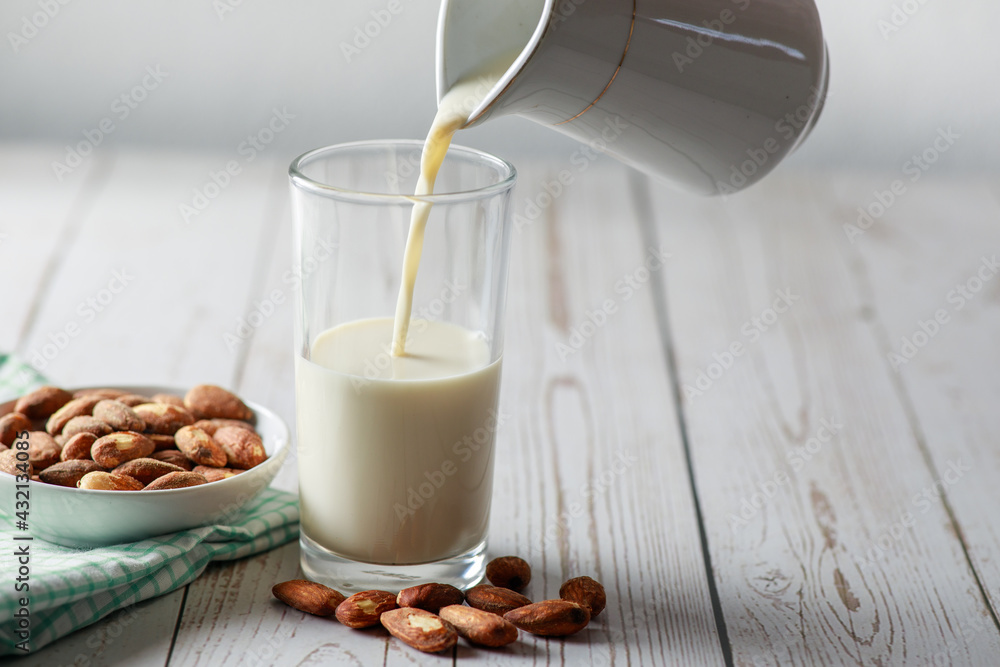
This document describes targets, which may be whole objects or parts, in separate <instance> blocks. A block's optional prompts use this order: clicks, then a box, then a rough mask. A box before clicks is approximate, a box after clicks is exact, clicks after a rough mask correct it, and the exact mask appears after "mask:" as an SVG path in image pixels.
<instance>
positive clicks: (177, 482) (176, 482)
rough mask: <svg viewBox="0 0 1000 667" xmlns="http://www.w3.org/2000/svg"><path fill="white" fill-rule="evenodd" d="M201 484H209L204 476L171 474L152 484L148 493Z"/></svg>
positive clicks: (193, 473)
mask: <svg viewBox="0 0 1000 667" xmlns="http://www.w3.org/2000/svg"><path fill="white" fill-rule="evenodd" d="M200 484H208V480H207V479H205V476H204V475H199V474H198V473H196V472H187V471H186V470H185V471H182V472H170V473H167V474H166V475H164V476H163V477H160V478H159V479H157V480H156V481H154V482H151V483H150V484H149V485H148V486H147V487H146V490H147V491H161V490H164V489H185V488H187V487H189V486H198V485H200Z"/></svg>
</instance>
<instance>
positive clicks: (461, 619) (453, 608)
mask: <svg viewBox="0 0 1000 667" xmlns="http://www.w3.org/2000/svg"><path fill="white" fill-rule="evenodd" d="M438 615H439V616H440V617H441V618H443V619H444V620H446V621H448V622H449V623H451V625H452V626H453V627H454V628H455V630H457V631H458V634H459V635H461V636H462V637H463V638H465V639H466V640H467V641H469V642H472V643H473V644H479V645H480V646H490V647H494V648H495V647H498V646H506V645H507V644H510V643H511V642H514V641H516V640H517V628H516V627H515V626H514V625H513V624H511V622H510V621H508V620H506V619H505V618H503V617H502V616H497V615H496V614H491V613H490V612H488V611H483V610H482V609H476V608H475V607H466V606H465V605H461V604H453V605H449V606H447V607H442V608H441V610H440V611H439V612H438Z"/></svg>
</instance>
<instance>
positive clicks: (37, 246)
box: [0, 144, 114, 370]
mask: <svg viewBox="0 0 1000 667" xmlns="http://www.w3.org/2000/svg"><path fill="white" fill-rule="evenodd" d="M53 157H54V153H53V151H52V150H51V147H46V148H39V147H38V146H30V145H18V144H15V145H9V146H5V147H4V150H3V151H2V152H0V284H3V285H4V286H5V288H4V289H3V292H2V297H0V312H3V317H2V318H0V350H4V351H11V350H18V351H20V352H21V353H22V354H24V356H25V357H26V358H31V357H35V355H36V353H37V354H40V353H41V350H38V349H34V350H33V349H30V348H27V347H25V346H24V345H21V343H23V340H22V339H23V337H24V334H25V327H26V326H28V324H29V322H30V320H31V319H32V318H33V317H34V314H35V310H36V305H37V303H38V299H39V297H40V296H41V295H40V294H39V292H40V291H41V290H44V288H45V286H46V284H47V278H48V276H49V273H50V270H51V268H52V266H53V263H54V262H55V263H57V262H58V258H59V256H60V255H61V254H62V253H65V252H66V251H67V249H68V246H69V245H71V244H72V241H73V239H74V238H75V235H76V231H77V230H78V228H79V226H80V223H81V220H82V218H83V216H85V215H86V213H87V211H88V210H89V208H90V206H91V205H92V204H93V201H94V199H95V197H97V195H98V194H99V193H100V191H101V189H102V188H103V187H104V185H105V184H106V177H107V174H108V171H109V169H110V165H111V164H112V162H113V160H114V157H113V155H112V154H109V153H102V154H101V155H100V156H97V157H95V158H94V159H92V160H88V161H86V162H85V163H83V164H81V165H80V166H79V167H78V168H77V169H76V170H74V171H73V172H72V173H71V174H69V175H66V176H64V178H63V180H62V181H59V180H58V179H57V178H56V176H55V175H54V174H53V172H52V168H51V163H52V160H53ZM35 363H36V365H38V366H39V367H41V366H44V365H46V364H47V363H48V360H47V359H46V358H45V357H44V356H42V357H41V361H36V362H35ZM42 370H44V369H42Z"/></svg>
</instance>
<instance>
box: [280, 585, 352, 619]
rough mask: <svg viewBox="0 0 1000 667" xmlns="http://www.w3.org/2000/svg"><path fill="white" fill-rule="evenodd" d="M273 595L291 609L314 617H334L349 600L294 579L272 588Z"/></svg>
mask: <svg viewBox="0 0 1000 667" xmlns="http://www.w3.org/2000/svg"><path fill="white" fill-rule="evenodd" d="M271 595H273V596H274V597H276V598H278V599H279V600H281V601H282V602H284V603H285V604H287V605H288V606H289V607H292V608H293V609H298V610H299V611H304V612H306V613H307V614H313V615H314V616H333V615H334V614H335V613H336V612H337V606H338V605H340V603H341V602H343V601H344V600H346V599H347V598H346V597H345V596H344V594H343V593H340V592H339V591H335V590H333V589H332V588H329V587H327V586H324V585H323V584H317V583H316V582H315V581H306V580H305V579H292V580H291V581H284V582H282V583H280V584H275V585H274V586H272V587H271Z"/></svg>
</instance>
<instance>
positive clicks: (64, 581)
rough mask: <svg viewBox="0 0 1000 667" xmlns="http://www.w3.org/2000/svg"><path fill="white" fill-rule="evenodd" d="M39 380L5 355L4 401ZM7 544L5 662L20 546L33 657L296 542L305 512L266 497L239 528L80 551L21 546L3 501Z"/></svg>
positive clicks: (0, 391) (1, 531)
mask: <svg viewBox="0 0 1000 667" xmlns="http://www.w3.org/2000/svg"><path fill="white" fill-rule="evenodd" d="M41 381H42V378H41V376H39V375H38V374H37V373H35V372H34V371H31V370H30V368H28V367H26V366H25V365H24V364H23V362H20V361H18V360H16V359H14V358H12V357H10V356H8V355H0V397H5V398H2V399H0V400H7V399H9V398H12V397H14V396H17V395H20V394H23V393H24V392H25V391H27V390H29V389H30V388H31V387H33V386H35V385H37V384H40V382H41ZM0 502H3V506H2V509H3V510H4V515H0V540H2V542H3V543H2V545H0V549H2V553H3V556H2V557H0V564H2V568H0V570H2V576H3V579H4V581H3V582H0V655H10V654H15V653H16V654H22V653H23V652H22V651H20V650H17V649H16V648H15V644H17V643H18V642H19V641H20V639H18V638H17V635H16V629H17V623H16V619H15V617H14V614H15V612H16V611H17V610H18V609H19V607H20V605H19V602H18V600H19V598H20V597H22V596H24V595H25V593H23V592H17V591H15V590H14V579H15V577H16V573H17V569H18V563H17V559H16V557H15V556H14V555H13V554H14V552H15V550H16V549H17V547H18V546H20V545H23V544H29V545H30V553H31V573H30V581H29V585H30V587H31V588H30V591H29V593H28V597H29V599H30V602H29V606H28V609H29V612H30V614H31V639H30V642H29V644H28V646H29V648H30V650H32V651H34V650H37V649H39V648H41V647H43V646H45V645H46V644H49V643H51V642H53V641H55V640H56V639H59V638H60V637H63V636H65V635H68V634H69V633H71V632H73V631H75V630H78V629H80V628H82V627H85V626H87V625H90V624H91V623H94V622H96V621H98V620H100V619H102V618H104V617H105V616H107V615H108V614H111V613H112V612H114V611H116V610H118V609H122V608H125V607H129V606H131V605H133V604H135V603H136V602H141V601H142V600H147V599H149V598H152V597H156V596H158V595H163V594H165V593H169V592H170V591H173V590H175V589H177V588H180V587H182V586H184V585H186V584H188V583H190V582H192V581H194V580H195V579H196V578H197V577H198V576H199V575H200V574H201V573H202V572H204V570H205V568H206V567H207V566H208V563H209V562H210V561H213V560H235V559H237V558H243V557H245V556H252V555H254V554H257V553H261V552H263V551H267V550H268V549H272V548H274V547H277V546H280V545H282V544H285V543H286V542H289V541H291V540H293V539H295V538H296V537H297V536H298V534H299V508H298V500H297V499H296V497H295V495H293V494H291V493H286V492H284V491H278V490H275V489H270V488H269V489H265V490H264V491H263V492H262V493H261V494H260V495H259V496H257V498H256V499H254V500H253V501H252V502H251V503H249V504H248V505H247V506H246V507H245V508H244V510H243V512H241V513H240V514H239V515H237V516H236V517H235V518H234V519H233V520H232V521H230V522H228V523H226V524H221V525H215V526H200V527H198V528H192V529H191V530H185V531H181V532H178V533H172V534H169V535H161V536H159V537H155V538H151V539H148V540H142V541H140V542H132V543H129V544H118V545H115V546H110V547H98V548H95V549H88V550H78V549H71V548H68V547H61V546H58V545H55V544H50V543H48V542H45V541H43V540H40V539H35V540H31V541H30V542H24V541H14V537H15V535H19V536H23V533H17V531H15V530H14V526H13V522H14V519H13V517H12V516H8V515H6V512H7V511H8V510H7V508H8V507H9V502H10V501H9V500H8V499H3V500H2V501H0Z"/></svg>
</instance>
